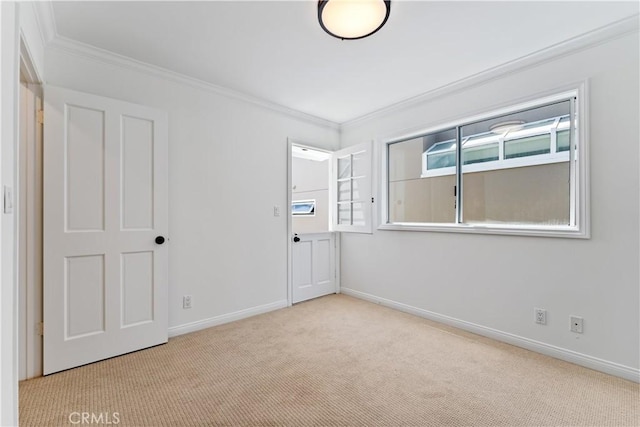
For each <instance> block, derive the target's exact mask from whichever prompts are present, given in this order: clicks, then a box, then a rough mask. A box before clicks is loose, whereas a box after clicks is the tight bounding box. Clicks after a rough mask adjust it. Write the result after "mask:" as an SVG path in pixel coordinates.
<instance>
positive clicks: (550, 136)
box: [386, 98, 575, 227]
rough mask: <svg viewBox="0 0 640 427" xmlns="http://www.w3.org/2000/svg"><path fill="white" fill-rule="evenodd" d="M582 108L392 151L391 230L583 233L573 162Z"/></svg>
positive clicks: (491, 123)
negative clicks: (575, 115) (462, 227)
mask: <svg viewBox="0 0 640 427" xmlns="http://www.w3.org/2000/svg"><path fill="white" fill-rule="evenodd" d="M574 101H575V98H568V99H565V100H562V101H558V102H553V103H549V104H545V105H541V106H538V107H534V108H527V109H523V110H514V112H512V113H508V114H503V115H500V116H494V117H490V118H487V119H483V120H481V121H475V122H471V123H463V124H461V125H459V126H457V127H455V128H449V129H446V130H442V131H437V132H431V133H426V134H424V135H419V136H417V137H414V138H412V139H408V140H404V141H398V142H393V143H390V144H387V165H388V166H387V167H388V171H387V172H388V174H387V176H388V182H387V185H388V187H387V196H388V197H387V200H388V206H387V216H386V218H387V222H388V223H389V224H425V225H428V224H452V225H457V224H466V225H475V224H482V225H495V226H501V225H508V226H513V225H523V226H532V225H533V226H543V227H553V226H570V225H575V224H572V223H571V221H572V220H573V218H575V216H574V215H572V213H571V209H572V207H574V208H575V203H572V202H571V197H572V192H571V185H572V178H571V176H572V175H571V174H572V168H571V166H570V162H569V150H570V136H571V134H572V133H571V129H570V125H571V120H570V117H571V114H572V104H573V102H574ZM459 140H460V141H461V143H458V141H459ZM457 150H461V153H460V154H459V155H460V158H461V160H462V165H460V167H458V166H457V164H456V163H457V162H456V159H457V158H458V151H457ZM418 159H421V161H420V162H419V161H418ZM458 175H459V176H460V177H459V178H458ZM458 180H459V182H460V183H461V185H460V188H458V186H457V182H458Z"/></svg>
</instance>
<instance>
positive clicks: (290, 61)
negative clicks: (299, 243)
mask: <svg viewBox="0 0 640 427" xmlns="http://www.w3.org/2000/svg"><path fill="white" fill-rule="evenodd" d="M638 9H639V5H638V2H610V1H604V2H583V1H579V2H578V1H569V2H546V1H534V2H523V1H509V2H505V1H499V2H479V1H471V2H467V1H444V2H442V1H440V2H435V1H397V0H394V1H392V6H391V15H390V17H389V21H388V22H387V24H386V26H385V27H384V28H382V29H381V30H380V31H379V32H378V33H376V34H374V35H373V36H371V37H369V38H366V39H362V40H352V41H342V40H339V39H336V38H333V37H330V36H329V35H327V34H326V33H324V32H323V31H322V29H321V28H320V26H319V25H318V23H317V18H316V16H317V2H316V1H283V2H276V1H255V2H254V1H235V2H234V1H226V2H222V1H210V2H203V1H199V2H155V1H153V2H150V1H144V2H125V1H121V2H94V1H88V2H54V3H53V10H54V16H55V21H56V27H57V33H58V34H59V35H61V36H64V37H67V38H71V39H75V40H78V41H81V42H83V43H87V44H90V45H93V46H96V47H99V48H102V49H106V50H109V51H112V52H115V53H118V54H120V55H125V56H128V57H131V58H134V59H137V60H139V61H143V62H146V63H149V64H152V65H156V66H160V67H163V68H166V69H169V70H172V71H176V72H179V73H182V74H185V75H188V76H190V77H194V78H197V79H200V80H203V81H206V82H209V83H213V84H215V85H219V86H223V87H226V88H230V89H233V90H236V91H239V92H242V93H244V94H248V95H251V96H254V97H257V98H261V99H264V100H268V101H270V102H273V103H276V104H280V105H282V106H285V107H288V108H292V109H295V110H298V111H302V112H305V113H308V114H311V115H314V116H317V117H321V118H324V119H327V120H331V121H333V122H336V123H343V122H346V121H349V120H351V119H354V118H357V117H360V116H363V115H365V114H367V113H370V112H372V111H375V110H378V109H380V108H383V107H386V106H389V105H391V104H394V103H396V102H399V101H402V100H405V99H408V98H411V97H414V96H416V95H419V94H422V93H425V92H428V91H430V90H433V89H437V88H438V87H442V86H445V85H447V84H449V83H452V82H454V81H457V80H460V79H463V78H465V77H468V76H471V75H474V74H477V73H479V72H482V71H485V70H487V69H490V68H493V67H496V66H499V65H501V64H504V63H506V62H509V61H512V60H515V59H517V58H520V57H523V56H525V55H528V54H531V53H533V52H536V51H538V50H541V49H544V48H546V47H548V46H551V45H554V44H557V43H559V42H562V41H565V40H567V39H570V38H572V37H576V36H579V35H581V34H584V33H587V32H589V31H592V30H594V29H597V28H600V27H602V26H605V25H608V24H610V23H613V22H615V21H618V20H620V19H624V18H626V17H629V16H632V15H635V14H637V13H638Z"/></svg>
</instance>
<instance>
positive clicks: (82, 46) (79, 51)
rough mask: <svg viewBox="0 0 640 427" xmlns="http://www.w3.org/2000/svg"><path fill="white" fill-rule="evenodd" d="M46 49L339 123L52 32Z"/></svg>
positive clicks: (322, 121)
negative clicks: (52, 34)
mask: <svg viewBox="0 0 640 427" xmlns="http://www.w3.org/2000/svg"><path fill="white" fill-rule="evenodd" d="M47 48H48V49H52V50H56V51H58V52H61V53H64V54H67V55H72V56H76V57H80V58H83V59H88V60H91V61H96V62H100V63H103V64H108V65H112V66H116V67H120V68H125V69H129V70H132V71H136V72H141V73H146V74H149V75H152V76H154V77H160V78H163V79H166V80H169V81H172V82H175V83H180V84H184V85H188V86H191V87H195V88H197V89H201V90H206V91H209V92H212V93H215V94H218V95H222V96H226V97H228V98H232V99H236V100H240V101H243V102H247V103H249V104H253V105H256V106H259V107H262V108H266V109H268V110H271V111H275V112H278V113H281V114H284V115H287V116H289V117H292V118H295V119H297V120H302V121H306V122H308V123H311V124H314V125H318V126H322V127H326V128H330V129H332V130H336V131H339V130H340V125H339V124H338V123H335V122H332V121H330V120H326V119H322V118H320V117H316V116H313V115H311V114H307V113H303V112H301V111H298V110H294V109H292V108H288V107H285V106H283V105H280V104H276V103H274V102H271V101H267V100H264V99H261V98H258V97H255V96H251V95H248V94H245V93H242V92H239V91H236V90H233V89H228V88H225V87H223V86H218V85H216V84H213V83H209V82H206V81H204V80H200V79H196V78H194V77H190V76H187V75H185V74H181V73H178V72H175V71H171V70H168V69H166V68H162V67H159V66H156V65H151V64H148V63H146V62H142V61H138V60H136V59H133V58H130V57H128V56H124V55H120V54H117V53H113V52H111V51H108V50H105V49H101V48H98V47H95V46H92V45H89V44H86V43H82V42H79V41H77V40H73V39H70V38H67V37H64V36H60V35H56V36H55V37H54V38H53V39H52V40H51V41H50V42H49V43H48V44H47Z"/></svg>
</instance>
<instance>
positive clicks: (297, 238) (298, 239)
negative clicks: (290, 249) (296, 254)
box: [293, 234, 300, 243]
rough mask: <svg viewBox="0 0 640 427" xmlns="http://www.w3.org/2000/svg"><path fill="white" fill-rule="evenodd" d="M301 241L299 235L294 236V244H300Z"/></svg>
mask: <svg viewBox="0 0 640 427" xmlns="http://www.w3.org/2000/svg"><path fill="white" fill-rule="evenodd" d="M299 241H300V238H299V237H298V235H297V234H294V235H293V242H294V243H298V242H299Z"/></svg>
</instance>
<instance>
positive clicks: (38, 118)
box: [36, 110, 44, 125]
mask: <svg viewBox="0 0 640 427" xmlns="http://www.w3.org/2000/svg"><path fill="white" fill-rule="evenodd" d="M36 121H37V122H38V124H39V125H43V124H44V110H38V111H36Z"/></svg>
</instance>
